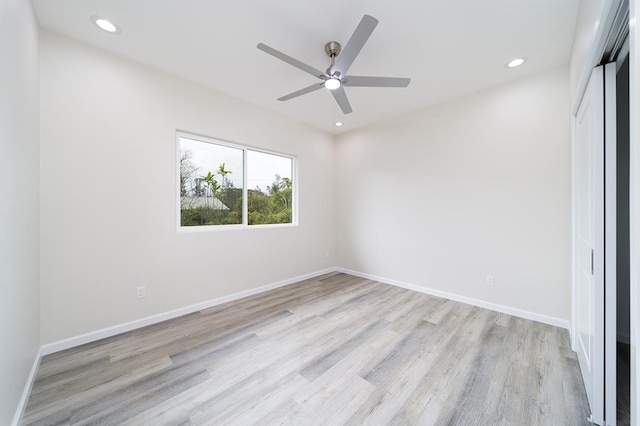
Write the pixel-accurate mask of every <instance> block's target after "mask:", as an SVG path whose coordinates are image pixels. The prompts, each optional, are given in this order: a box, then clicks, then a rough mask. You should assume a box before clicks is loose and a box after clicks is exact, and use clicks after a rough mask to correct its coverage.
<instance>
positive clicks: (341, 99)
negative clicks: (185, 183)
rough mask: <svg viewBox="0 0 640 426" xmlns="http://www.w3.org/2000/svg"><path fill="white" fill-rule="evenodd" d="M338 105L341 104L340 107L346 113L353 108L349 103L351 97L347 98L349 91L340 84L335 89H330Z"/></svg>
mask: <svg viewBox="0 0 640 426" xmlns="http://www.w3.org/2000/svg"><path fill="white" fill-rule="evenodd" d="M330 92H331V94H332V95H333V97H334V99H335V100H336V102H338V105H340V109H342V112H343V113H345V114H349V113H351V112H352V111H353V110H352V109H351V105H350V104H349V99H347V93H346V92H345V91H344V87H342V86H340V87H338V88H337V89H335V90H330Z"/></svg>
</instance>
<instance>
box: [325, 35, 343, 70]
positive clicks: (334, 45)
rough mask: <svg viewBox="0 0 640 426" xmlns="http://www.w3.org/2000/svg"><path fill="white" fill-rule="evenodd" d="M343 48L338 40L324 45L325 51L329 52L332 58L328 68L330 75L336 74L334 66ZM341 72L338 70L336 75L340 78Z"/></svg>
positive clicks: (328, 54)
mask: <svg viewBox="0 0 640 426" xmlns="http://www.w3.org/2000/svg"><path fill="white" fill-rule="evenodd" d="M341 50H342V46H341V45H340V43H338V42H337V41H330V42H329V43H327V44H325V45H324V52H325V53H326V54H327V56H328V57H329V58H331V65H329V68H327V74H328V75H330V76H332V77H333V76H334V73H333V66H334V65H335V64H336V57H337V56H338V55H339V54H340V51H341ZM339 76H340V73H339V72H337V75H335V77H337V78H339Z"/></svg>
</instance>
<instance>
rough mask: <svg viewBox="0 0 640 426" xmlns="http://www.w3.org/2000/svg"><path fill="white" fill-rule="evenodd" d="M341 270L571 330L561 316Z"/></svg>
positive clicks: (344, 270) (349, 272)
mask: <svg viewBox="0 0 640 426" xmlns="http://www.w3.org/2000/svg"><path fill="white" fill-rule="evenodd" d="M335 269H336V270H337V271H339V272H343V273H345V274H349V275H355V276H356V277H360V278H366V279H368V280H373V281H378V282H381V283H384V284H390V285H393V286H396V287H401V288H405V289H407V290H412V291H417V292H419V293H424V294H428V295H431V296H437V297H442V298H444V299H449V300H453V301H456V302H462V303H466V304H468V305H473V306H478V307H480V308H485V309H490V310H492V311H497V312H502V313H503V314H509V315H513V316H516V317H520V318H524V319H528V320H532V321H537V322H541V323H543V324H549V325H553V326H556V327H560V328H564V329H567V330H569V332H571V329H570V324H569V321H568V320H563V319H561V318H555V317H550V316H547V315H542V314H537V313H535V312H530V311H525V310H522V309H517V308H512V307H509V306H504V305H499V304H497V303H491V302H486V301H484V300H478V299H474V298H471V297H466V296H461V295H459V294H455V293H448V292H446V291H440V290H434V289H431V288H428V287H422V286H419V285H415V284H409V283H405V282H402V281H397V280H392V279H390V278H384V277H379V276H377V275H371V274H366V273H364V272H358V271H353V270H350V269H346V268H340V267H338V268H335Z"/></svg>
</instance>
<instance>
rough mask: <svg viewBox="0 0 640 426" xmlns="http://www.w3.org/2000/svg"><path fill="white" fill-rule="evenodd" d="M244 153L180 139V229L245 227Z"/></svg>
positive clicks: (221, 146) (183, 138)
mask: <svg viewBox="0 0 640 426" xmlns="http://www.w3.org/2000/svg"><path fill="white" fill-rule="evenodd" d="M242 154H243V151H242V150H241V149H237V148H231V147H228V146H223V145H216V144H214V143H208V142H202V141H197V140H193V139H188V138H185V137H181V138H180V225H181V226H206V225H231V224H241V223H242V188H243V172H242Z"/></svg>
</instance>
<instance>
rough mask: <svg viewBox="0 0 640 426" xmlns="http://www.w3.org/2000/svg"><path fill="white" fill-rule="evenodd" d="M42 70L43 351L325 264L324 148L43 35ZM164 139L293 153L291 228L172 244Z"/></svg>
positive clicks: (289, 127) (189, 237)
mask: <svg viewBox="0 0 640 426" xmlns="http://www.w3.org/2000/svg"><path fill="white" fill-rule="evenodd" d="M41 62H42V78H41V105H42V107H41V118H42V120H41V126H42V140H41V150H42V165H41V175H42V187H41V191H42V197H41V204H42V210H41V214H42V229H41V232H42V253H41V256H42V258H41V265H42V280H41V287H42V289H41V303H42V321H41V326H42V343H45V344H46V343H50V342H54V341H58V340H60V339H64V338H68V337H72V336H77V335H79V334H82V333H86V332H91V331H95V330H98V329H101V328H105V327H109V326H113V325H118V324H122V323H125V322H128V321H132V320H135V319H140V318H144V317H147V316H150V315H153V314H158V313H164V312H166V311H169V310H172V309H176V308H180V307H184V306H188V305H191V304H195V303H199V302H202V301H206V300H210V299H214V298H218V297H221V296H225V295H229V294H233V293H236V292H240V291H243V290H248V289H250V288H254V287H258V286H260V285H265V284H270V283H273V282H277V281H280V280H283V279H287V278H291V277H295V276H299V275H302V274H307V273H312V272H315V271H319V270H322V269H324V268H327V267H330V266H333V265H335V258H334V255H333V253H334V246H335V238H334V231H333V230H334V220H333V214H332V212H333V205H332V201H333V200H332V190H333V184H332V176H333V146H334V140H333V137H332V136H330V135H328V134H324V133H322V132H320V131H317V130H313V129H311V128H309V127H307V126H305V125H301V124H298V123H296V122H294V121H291V120H289V119H285V118H282V117H279V116H277V115H274V114H272V113H269V112H266V111H264V110H263V109H260V108H257V107H253V106H251V105H249V104H246V103H243V102H241V101H238V100H235V99H232V98H229V97H226V96H223V95H221V94H218V93H216V92H213V91H211V90H208V89H205V88H202V87H200V86H198V85H195V84H192V83H190V82H187V81H184V80H181V79H178V78H176V77H174V76H171V75H168V74H164V73H162V72H159V71H156V70H153V69H151V68H148V67H146V66H142V65H139V64H137V63H135V62H131V61H129V60H125V59H122V58H119V57H116V56H113V55H111V54H108V53H105V52H103V51H100V50H97V49H95V48H92V47H89V46H87V45H84V44H81V43H78V42H76V41H71V40H70V39H66V38H63V37H62V36H59V35H56V34H54V33H50V32H45V31H43V32H42V36H41ZM176 129H179V130H184V131H189V132H194V133H197V134H202V135H206V136H210V137H215V138H221V139H224V140H229V141H233V142H238V143H243V144H247V145H251V146H257V147H263V148H266V149H271V150H275V151H280V152H284V153H288V154H292V155H296V156H297V158H298V168H299V197H300V198H299V200H300V203H299V206H300V210H299V222H300V226H299V227H290V228H280V229H273V228H271V229H250V230H243V231H219V232H203V233H177V232H176V225H175V224H176V183H175V182H176V164H175V163H176V157H175V155H176V154H175V153H176V147H175V132H176ZM325 250H329V251H330V253H331V256H330V257H329V258H325ZM139 285H144V286H146V288H147V296H146V298H144V299H141V300H136V298H135V287H136V286H139Z"/></svg>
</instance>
